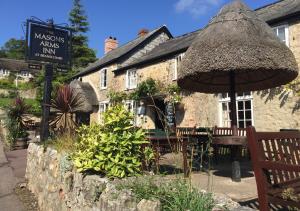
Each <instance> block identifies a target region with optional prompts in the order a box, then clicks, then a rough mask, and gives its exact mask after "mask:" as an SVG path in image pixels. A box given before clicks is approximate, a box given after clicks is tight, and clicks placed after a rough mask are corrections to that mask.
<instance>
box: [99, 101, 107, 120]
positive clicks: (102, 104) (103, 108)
mask: <svg viewBox="0 0 300 211" xmlns="http://www.w3.org/2000/svg"><path fill="white" fill-rule="evenodd" d="M108 106H109V102H108V101H103V102H100V103H99V120H100V122H102V121H103V113H104V112H105V111H106V109H107V108H108Z"/></svg>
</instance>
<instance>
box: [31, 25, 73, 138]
mask: <svg viewBox="0 0 300 211" xmlns="http://www.w3.org/2000/svg"><path fill="white" fill-rule="evenodd" d="M26 28H27V31H26V60H27V61H28V62H40V63H42V64H44V65H45V68H44V69H45V83H44V94H43V113H42V121H41V131H40V136H41V141H45V140H47V139H48V137H49V119H50V103H51V91H52V78H53V72H54V71H53V70H54V68H56V67H57V66H59V67H62V66H63V67H66V69H68V67H71V62H70V61H71V59H70V57H71V56H70V55H71V54H70V51H71V38H72V32H71V30H70V29H69V28H67V27H62V26H57V25H54V23H53V20H50V21H48V22H47V23H45V22H41V21H35V20H27V26H26Z"/></svg>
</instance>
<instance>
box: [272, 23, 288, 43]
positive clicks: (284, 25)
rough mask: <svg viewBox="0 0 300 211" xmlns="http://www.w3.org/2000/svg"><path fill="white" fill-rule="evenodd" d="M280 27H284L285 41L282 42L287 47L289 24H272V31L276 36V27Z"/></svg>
mask: <svg viewBox="0 0 300 211" xmlns="http://www.w3.org/2000/svg"><path fill="white" fill-rule="evenodd" d="M280 28H284V36H285V41H282V42H284V43H285V44H286V45H287V46H288V47H289V46H290V40H289V25H288V24H282V25H278V26H274V27H273V28H272V29H273V30H274V32H275V34H276V35H277V36H278V29H280ZM275 30H276V31H275Z"/></svg>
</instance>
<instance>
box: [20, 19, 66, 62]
mask: <svg viewBox="0 0 300 211" xmlns="http://www.w3.org/2000/svg"><path fill="white" fill-rule="evenodd" d="M26 37H27V39H26V40H27V60H30V61H42V62H49V63H52V64H63V65H69V63H70V40H71V31H70V30H69V29H68V28H65V27H60V26H56V25H53V24H46V23H42V22H36V21H32V20H29V21H27V36H26Z"/></svg>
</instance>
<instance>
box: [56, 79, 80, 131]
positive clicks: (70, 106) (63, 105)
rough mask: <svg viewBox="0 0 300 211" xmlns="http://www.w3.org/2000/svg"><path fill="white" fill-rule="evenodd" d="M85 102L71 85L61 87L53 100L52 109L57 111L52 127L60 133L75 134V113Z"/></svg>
mask: <svg viewBox="0 0 300 211" xmlns="http://www.w3.org/2000/svg"><path fill="white" fill-rule="evenodd" d="M83 104H84V101H83V99H82V97H81V95H80V94H79V93H76V92H75V91H74V90H73V89H72V88H71V87H70V86H69V85H64V86H61V87H60V88H59V89H58V90H57V93H56V97H55V98H54V99H52V100H51V105H50V106H51V108H53V110H54V111H55V118H54V120H53V121H51V123H50V125H51V126H52V127H53V128H54V130H56V132H59V133H73V132H74V130H75V129H76V127H77V124H76V122H75V121H74V118H73V113H75V112H76V111H79V110H80V109H81V108H82V106H83Z"/></svg>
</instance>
